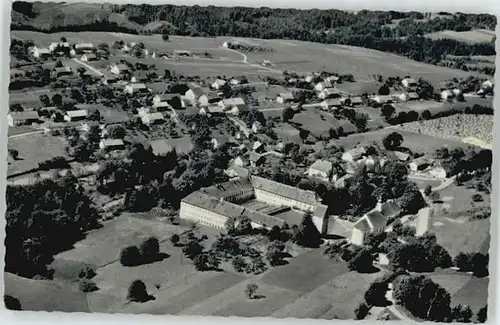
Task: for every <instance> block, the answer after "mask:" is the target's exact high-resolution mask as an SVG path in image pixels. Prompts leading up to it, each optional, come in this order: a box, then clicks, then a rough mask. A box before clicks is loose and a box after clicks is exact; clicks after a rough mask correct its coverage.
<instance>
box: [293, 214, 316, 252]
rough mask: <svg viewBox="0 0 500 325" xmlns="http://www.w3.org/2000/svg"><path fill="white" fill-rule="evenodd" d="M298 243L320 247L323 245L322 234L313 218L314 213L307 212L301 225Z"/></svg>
mask: <svg viewBox="0 0 500 325" xmlns="http://www.w3.org/2000/svg"><path fill="white" fill-rule="evenodd" d="M297 243H298V244H299V245H301V246H305V247H319V245H321V243H322V240H321V234H320V232H319V231H318V228H316V225H315V224H314V222H313V219H312V213H311V212H307V213H306V214H305V215H304V217H303V219H302V222H301V223H300V226H299V231H298V234H297Z"/></svg>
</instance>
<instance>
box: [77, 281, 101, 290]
mask: <svg viewBox="0 0 500 325" xmlns="http://www.w3.org/2000/svg"><path fill="white" fill-rule="evenodd" d="M80 290H81V291H82V292H85V293H88V292H94V291H97V290H99V287H98V286H97V285H96V284H95V282H93V281H88V280H84V281H83V282H81V283H80Z"/></svg>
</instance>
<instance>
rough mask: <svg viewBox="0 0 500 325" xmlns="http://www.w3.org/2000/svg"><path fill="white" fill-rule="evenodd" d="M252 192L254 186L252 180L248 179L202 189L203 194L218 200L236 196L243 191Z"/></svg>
mask: <svg viewBox="0 0 500 325" xmlns="http://www.w3.org/2000/svg"><path fill="white" fill-rule="evenodd" d="M245 190H248V191H252V190H253V188H252V184H251V183H250V180H248V179H243V180H235V181H228V182H224V183H220V184H214V185H212V186H210V187H204V188H202V189H200V191H201V192H203V193H205V194H208V195H210V196H213V197H218V198H221V197H223V198H227V197H229V196H231V195H234V194H236V193H239V192H241V191H245Z"/></svg>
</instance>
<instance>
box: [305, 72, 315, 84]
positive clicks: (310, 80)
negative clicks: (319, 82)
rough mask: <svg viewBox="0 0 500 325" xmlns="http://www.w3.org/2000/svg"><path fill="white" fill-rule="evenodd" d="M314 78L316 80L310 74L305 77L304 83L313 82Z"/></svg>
mask: <svg viewBox="0 0 500 325" xmlns="http://www.w3.org/2000/svg"><path fill="white" fill-rule="evenodd" d="M314 78H316V77H315V76H314V75H312V74H310V75H307V76H306V77H305V79H304V80H305V81H306V82H313V80H314Z"/></svg>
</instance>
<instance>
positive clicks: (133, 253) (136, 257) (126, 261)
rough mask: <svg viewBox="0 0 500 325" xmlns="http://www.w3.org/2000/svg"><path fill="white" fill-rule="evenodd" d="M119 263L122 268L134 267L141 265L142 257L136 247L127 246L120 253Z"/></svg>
mask: <svg viewBox="0 0 500 325" xmlns="http://www.w3.org/2000/svg"><path fill="white" fill-rule="evenodd" d="M120 263H121V265H123V266H136V265H139V264H141V263H142V255H141V252H140V251H139V248H137V246H128V247H125V248H124V249H122V251H121V252H120Z"/></svg>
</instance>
